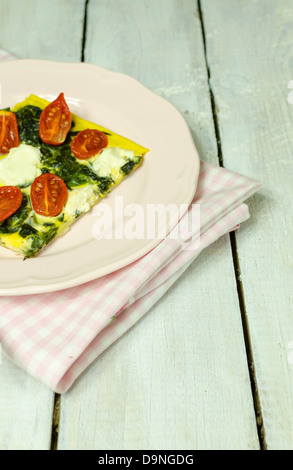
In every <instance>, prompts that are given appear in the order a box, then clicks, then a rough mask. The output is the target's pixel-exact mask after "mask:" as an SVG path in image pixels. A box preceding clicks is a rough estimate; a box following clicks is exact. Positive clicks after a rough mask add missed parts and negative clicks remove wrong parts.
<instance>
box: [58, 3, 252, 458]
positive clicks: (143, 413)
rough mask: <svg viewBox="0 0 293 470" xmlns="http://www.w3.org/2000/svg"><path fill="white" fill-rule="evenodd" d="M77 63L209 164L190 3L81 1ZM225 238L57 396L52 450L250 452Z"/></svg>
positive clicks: (204, 92)
mask: <svg viewBox="0 0 293 470" xmlns="http://www.w3.org/2000/svg"><path fill="white" fill-rule="evenodd" d="M85 59H86V61H88V62H93V63H97V64H99V65H102V66H105V67H107V68H110V69H113V70H117V71H120V72H125V73H128V74H130V75H132V76H134V77H135V78H137V79H139V80H140V81H141V82H143V83H144V84H146V85H147V86H149V87H150V88H152V89H153V90H155V91H157V92H158V93H160V94H161V95H162V96H165V97H167V98H168V99H169V100H170V101H171V102H172V103H173V104H175V106H177V108H178V109H179V110H180V111H181V112H182V113H184V115H185V116H186V119H187V121H188V123H189V125H190V127H191V129H192V132H193V134H194V137H195V141H196V143H197V146H198V148H199V150H200V153H201V156H202V157H203V158H204V159H206V160H209V161H211V162H214V163H216V162H217V148H216V140H215V135H214V127H213V120H212V114H211V107H210V97H209V90H208V86H207V74H206V68H205V60H204V54H203V44H202V37H201V29H200V23H199V19H198V16H197V12H196V10H195V2H194V1H192V0H185V1H184V2H181V1H178V0H160V1H158V0H156V1H155V0H148V1H146V0H144V1H140V2H132V1H130V0H129V1H126V0H123V1H122V0H119V1H118V0H116V1H104V0H100V1H90V3H89V11H88V31H87V43H86V54H85ZM258 447H259V443H258V437H257V431H256V424H255V415H254V409H253V403H252V397H251V391H250V384H249V375H248V371H247V363H246V355H245V347H244V341H243V335H242V326H241V320H240V314H239V308H238V298H237V293H236V287H235V278H234V271H233V263H232V258H231V252H230V244H229V237H224V238H223V239H222V240H221V241H219V242H218V243H216V244H215V245H214V246H212V247H210V248H209V249H208V250H206V251H205V252H204V253H203V254H202V255H201V257H200V258H199V259H198V260H197V261H196V263H194V265H192V266H191V267H190V269H189V270H188V272H187V273H186V274H185V275H184V276H183V277H182V278H181V279H180V280H179V282H177V284H176V286H174V288H173V289H172V290H170V291H169V293H168V294H167V295H166V296H165V297H164V298H163V299H162V300H161V301H160V302H159V303H158V304H157V305H156V306H155V308H153V309H152V311H151V312H150V313H149V314H148V315H147V316H146V317H145V318H144V319H143V320H142V321H141V322H140V323H139V324H137V325H135V326H134V328H133V329H132V330H131V331H130V332H129V333H128V334H126V335H125V336H124V337H123V338H121V339H120V340H119V341H118V342H116V343H115V344H114V345H113V346H112V347H111V348H109V350H108V351H106V352H105V353H104V354H103V355H102V356H101V357H100V358H99V359H98V360H97V361H95V363H94V364H93V365H92V366H91V367H90V368H89V369H88V371H87V372H86V373H85V374H84V375H83V376H82V377H81V378H80V379H79V380H78V381H77V383H76V384H75V385H74V386H73V388H72V389H71V390H70V391H69V392H68V393H67V394H66V395H64V396H63V397H62V405H61V423H60V434H59V446H58V448H59V449H208V448H211V449H241V448H242V449H249V448H258Z"/></svg>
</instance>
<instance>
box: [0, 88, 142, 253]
mask: <svg viewBox="0 0 293 470" xmlns="http://www.w3.org/2000/svg"><path fill="white" fill-rule="evenodd" d="M148 151H149V150H148V149H146V148H144V147H142V146H141V145H138V144H136V143H134V142H132V141H131V140H129V139H127V138H125V137H122V136H120V135H118V134H115V133H113V132H111V131H110V130H108V129H105V128H104V127H101V126H99V125H97V124H94V123H92V122H89V121H86V120H84V119H82V118H80V117H78V116H76V115H74V114H72V113H70V112H69V108H68V106H67V103H66V101H65V99H64V95H63V93H61V94H60V95H59V97H58V98H57V99H56V100H55V101H53V102H52V103H49V102H48V101H46V100H44V99H42V98H39V97H37V96H35V95H30V96H29V97H28V98H26V99H25V100H24V101H23V102H22V103H19V104H17V105H16V106H15V107H14V108H12V109H11V110H10V109H6V110H2V111H0V245H2V246H3V247H6V248H8V249H10V250H13V251H14V252H15V253H17V254H18V255H21V256H22V257H24V258H25V259H26V258H31V257H34V256H36V255H37V254H38V253H39V252H40V250H41V249H42V248H43V247H44V246H45V245H48V243H50V242H51V241H52V240H53V239H55V238H56V237H58V236H60V235H62V234H64V233H65V232H66V231H67V230H68V229H69V227H70V226H71V224H73V223H74V222H75V221H76V220H77V219H78V217H79V216H81V215H82V214H84V213H86V212H88V211H89V210H90V209H91V208H92V207H93V206H94V205H95V204H96V203H98V202H99V201H100V200H101V199H102V198H103V197H105V196H106V195H107V194H108V193H109V192H110V191H111V190H112V189H113V188H114V187H115V186H117V185H118V184H119V183H120V182H121V181H122V180H123V179H124V178H125V177H126V176H127V175H129V174H130V173H131V172H133V171H134V170H135V169H136V168H137V167H139V166H140V165H141V163H142V162H143V157H144V155H145V154H146V153H147V152H148Z"/></svg>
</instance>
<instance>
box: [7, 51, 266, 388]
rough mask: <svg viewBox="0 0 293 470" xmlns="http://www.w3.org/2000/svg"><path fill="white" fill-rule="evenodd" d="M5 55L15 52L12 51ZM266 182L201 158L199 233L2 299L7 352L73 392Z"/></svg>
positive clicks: (243, 214)
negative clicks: (126, 261) (51, 286)
mask: <svg viewBox="0 0 293 470" xmlns="http://www.w3.org/2000/svg"><path fill="white" fill-rule="evenodd" d="M2 57H4V58H5V60H7V58H8V57H9V56H8V55H7V53H6V52H5V53H4V54H3V55H2ZM0 61H1V50H0ZM260 187H261V184H260V183H258V182H257V181H255V180H252V179H250V178H247V177H245V176H242V175H239V174H236V173H233V172H230V171H228V170H225V169H223V168H220V167H217V166H214V165H210V164H208V163H205V162H201V167H200V176H199V182H198V187H197V191H196V194H195V197H194V200H193V201H192V204H197V205H199V206H200V232H198V231H197V227H196V226H195V227H194V232H192V231H190V232H191V233H189V238H188V239H186V238H184V239H183V238H178V237H173V236H172V233H173V232H171V233H170V235H169V236H168V237H167V238H165V239H164V240H163V241H162V242H161V243H160V244H159V245H158V246H157V247H156V248H155V249H153V250H152V251H151V252H149V253H148V254H147V255H145V256H144V257H142V258H140V259H139V260H138V261H136V262H134V263H132V264H131V265H129V266H127V267H125V268H123V269H120V270H119V271H116V272H113V273H111V274H109V275H107V276H104V277H102V278H100V279H97V280H95V281H92V282H89V283H86V284H83V285H81V286H78V287H75V288H70V289H66V290H63V291H58V292H55V293H49V294H38V295H28V296H21V297H2V298H0V342H1V344H2V348H3V351H5V353H6V355H7V356H8V357H9V358H10V359H11V360H13V361H14V362H15V363H17V364H18V365H19V366H20V367H22V368H23V369H24V370H25V371H27V372H28V373H29V374H31V375H32V376H34V377H36V378H37V379H39V380H40V381H41V382H43V383H45V384H46V385H47V386H49V387H50V388H51V389H52V390H54V391H55V392H58V393H64V392H66V391H67V390H68V389H69V388H70V387H71V385H72V384H73V383H74V381H75V380H76V379H77V377H78V376H79V375H80V374H81V373H82V372H83V371H84V370H85V369H86V368H87V367H88V366H89V364H91V363H92V362H93V361H94V360H95V359H96V358H97V357H98V356H99V355H100V354H101V353H102V352H103V351H104V350H105V349H107V348H108V347H109V346H110V345H111V344H112V343H113V342H114V341H116V340H117V339H118V338H119V337H120V336H121V335H123V334H124V333H125V332H126V331H127V330H128V329H129V328H131V327H132V326H133V325H134V324H135V323H136V322H137V321H138V320H139V319H141V318H142V317H143V316H144V315H145V314H146V313H147V312H148V311H149V310H150V309H151V307H152V306H153V305H154V304H155V303H156V302H157V301H158V300H159V299H160V298H161V297H162V296H163V295H164V294H165V292H166V291H167V290H168V289H169V288H170V287H171V286H172V285H173V284H174V282H175V281H176V280H177V279H178V278H179V277H180V276H181V274H182V273H183V272H184V271H185V270H186V269H187V268H188V266H189V265H190V264H191V263H192V262H193V261H194V260H195V259H196V257H197V256H198V255H199V253H200V252H201V251H202V250H203V249H204V248H205V247H207V246H208V245H210V244H211V243H213V242H214V241H216V240H217V239H218V238H219V237H221V236H222V235H224V234H226V233H228V232H229V231H231V230H234V229H235V228H236V227H238V226H239V224H241V223H242V222H244V221H245V220H247V219H248V217H249V211H248V207H247V205H246V204H243V201H244V200H246V199H247V198H249V197H250V196H251V195H252V194H253V193H254V192H255V191H257V190H258V189H259V188H260ZM192 207H193V206H192V205H191V206H190V209H189V211H188V212H187V213H186V214H185V215H184V216H183V219H182V222H183V223H184V221H185V222H186V221H187V220H188V217H190V214H191V208H192ZM174 230H176V227H175V228H174ZM211 262H212V260H211Z"/></svg>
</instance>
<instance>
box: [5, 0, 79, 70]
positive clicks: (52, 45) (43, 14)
mask: <svg viewBox="0 0 293 470" xmlns="http://www.w3.org/2000/svg"><path fill="white" fill-rule="evenodd" d="M84 4H85V0H62V1H60V0H25V1H23V0H1V2H0V47H1V48H2V49H6V50H8V51H9V52H11V53H12V54H15V55H16V56H17V57H19V58H21V59H46V60H61V61H69V62H75V61H77V62H79V61H80V58H81V47H82V34H83V18H84Z"/></svg>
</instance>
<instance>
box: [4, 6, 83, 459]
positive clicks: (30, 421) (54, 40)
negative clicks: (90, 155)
mask: <svg viewBox="0 0 293 470" xmlns="http://www.w3.org/2000/svg"><path fill="white" fill-rule="evenodd" d="M83 15H84V1H83V0H70V1H69V0H62V1H60V0H38V1H34V0H26V1H25V2H24V1H23V0H1V2H0V47H1V48H4V49H7V50H9V51H10V52H12V53H14V54H15V55H16V56H18V57H20V58H36V59H52V60H63V61H79V60H80V56H81V38H82V30H83ZM68 19H70V21H68ZM32 91H33V90H32ZM0 302H1V299H0ZM0 384H1V386H0V423H1V424H0V449H1V450H2V449H8V450H11V449H24V450H33V449H49V448H50V441H51V431H52V413H53V401H54V394H53V392H51V391H50V390H48V389H47V388H46V387H44V386H43V385H41V384H40V383H39V382H37V381H36V380H34V379H33V378H31V377H30V376H28V375H27V374H26V373H24V372H23V371H22V370H20V369H19V368H18V367H16V366H15V365H13V364H12V363H11V362H10V361H9V360H8V359H5V358H4V359H3V364H2V365H1V366H0Z"/></svg>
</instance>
